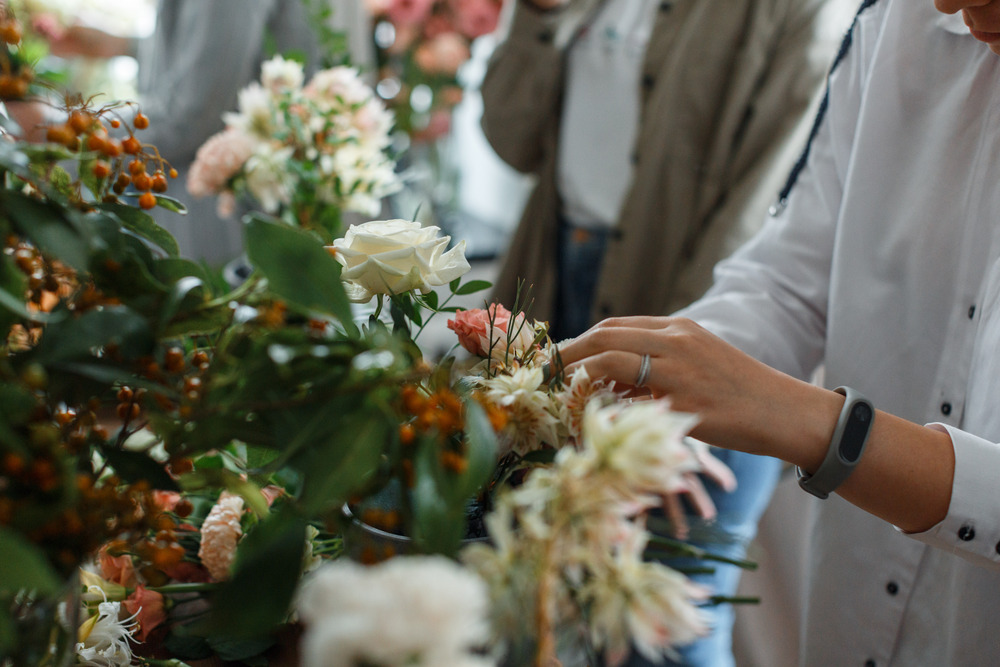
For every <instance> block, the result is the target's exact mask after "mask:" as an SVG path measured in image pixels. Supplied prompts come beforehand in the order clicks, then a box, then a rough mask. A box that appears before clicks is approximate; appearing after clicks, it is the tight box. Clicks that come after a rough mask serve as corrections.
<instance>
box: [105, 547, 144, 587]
mask: <svg viewBox="0 0 1000 667" xmlns="http://www.w3.org/2000/svg"><path fill="white" fill-rule="evenodd" d="M97 563H98V565H100V568H101V577H103V578H104V579H106V580H108V581H110V582H111V583H113V584H121V585H122V586H124V587H126V588H131V587H132V586H135V567H134V566H133V565H132V556H130V555H128V554H122V555H121V556H112V555H111V554H109V553H108V547H106V546H105V547H103V548H102V549H101V551H100V552H99V553H98V554H97Z"/></svg>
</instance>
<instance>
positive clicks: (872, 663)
mask: <svg viewBox="0 0 1000 667" xmlns="http://www.w3.org/2000/svg"><path fill="white" fill-rule="evenodd" d="M865 667H875V661H874V660H865Z"/></svg>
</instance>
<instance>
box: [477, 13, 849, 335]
mask: <svg viewBox="0 0 1000 667" xmlns="http://www.w3.org/2000/svg"><path fill="white" fill-rule="evenodd" d="M509 1H513V0H509ZM845 1H847V0H666V1H665V2H663V3H662V4H661V5H660V8H659V11H658V13H657V19H656V24H655V26H654V30H653V34H652V37H651V38H650V42H649V45H648V47H647V50H646V56H645V61H644V65H643V72H642V95H643V97H642V110H641V117H640V127H639V132H638V139H637V141H636V144H635V146H634V152H633V162H634V164H635V166H636V169H635V177H634V179H633V182H632V185H631V188H630V190H629V193H628V194H627V196H626V198H625V203H624V204H623V207H622V211H621V213H620V216H619V221H618V226H617V231H616V233H615V235H614V236H613V238H612V239H611V240H610V241H609V245H608V248H607V253H606V255H605V259H604V264H603V267H602V269H601V275H600V278H599V281H598V285H597V291H596V294H595V299H594V307H593V311H592V313H591V317H592V319H593V321H597V320H599V319H602V318H604V317H608V316H616V315H639V314H667V313H670V312H673V311H674V310H676V309H678V308H680V307H682V306H684V305H687V304H688V303H689V302H691V301H693V300H694V299H696V298H697V297H699V296H700V295H701V294H702V292H704V291H705V290H706V289H707V288H708V287H709V286H710V284H711V279H712V268H713V267H714V265H715V263H716V262H717V261H718V260H720V259H722V258H724V257H726V256H728V255H729V254H731V253H732V252H733V251H734V250H735V249H736V248H737V247H739V245H741V244H742V243H743V241H745V240H746V239H747V238H748V237H749V236H750V235H752V234H753V232H755V231H756V230H757V229H758V228H759V227H760V225H761V224H762V223H763V221H764V219H765V218H766V216H767V209H768V207H769V206H770V204H772V203H773V202H774V199H775V196H776V194H777V192H778V190H779V189H780V188H781V185H782V184H783V182H784V179H785V177H786V176H787V174H788V172H789V170H790V168H791V165H792V164H793V163H794V161H795V159H796V157H797V156H798V154H799V152H800V150H801V148H802V146H803V145H804V142H805V139H806V136H807V135H808V130H809V127H810V125H811V121H812V115H813V114H812V110H813V109H814V105H815V103H816V102H817V101H818V99H819V93H820V92H821V89H822V85H823V83H824V81H825V75H826V72H827V70H828V68H829V65H830V63H831V62H832V60H833V57H834V54H835V52H836V47H837V44H838V43H839V36H840V30H839V28H838V29H837V30H836V31H831V30H829V29H827V30H824V24H823V20H824V16H825V15H826V14H825V12H824V9H825V8H826V6H827V5H830V4H831V3H838V2H845ZM587 4H588V0H574V3H573V4H571V9H570V10H564V11H562V12H560V11H556V12H545V13H543V12H538V11H537V10H534V9H531V8H529V7H528V5H527V4H526V3H525V2H524V1H523V0H519V1H518V2H517V6H516V7H515V8H514V10H513V17H512V21H511V24H510V27H509V33H508V35H507V38H506V39H505V40H504V41H503V42H502V43H501V44H500V45H499V46H498V47H497V50H496V51H495V53H494V54H493V56H492V59H491V61H490V64H489V69H488V71H487V74H486V77H485V80H484V81H483V85H482V93H483V102H484V113H483V120H482V125H483V130H484V132H485V134H486V137H487V138H488V139H489V141H490V143H491V144H492V145H493V148H494V149H495V150H496V152H497V154H498V155H499V156H500V157H501V158H503V160H505V161H506V162H507V163H508V164H510V165H511V166H512V167H514V168H515V169H517V170H518V171H522V172H527V173H534V174H536V175H537V176H538V178H539V181H538V185H537V186H536V188H535V190H534V192H533V193H532V195H531V197H530V199H529V201H528V203H527V206H526V208H525V211H524V215H523V217H522V219H521V223H520V225H519V227H518V229H517V231H516V233H515V234H514V236H513V239H512V241H511V244H510V247H509V249H508V251H507V254H506V258H505V262H504V266H503V268H502V270H501V273H500V276H499V278H498V280H497V283H496V286H495V293H494V297H495V298H496V299H497V300H499V301H500V302H501V303H504V304H507V305H508V306H509V305H510V304H512V303H514V295H515V292H516V290H517V285H518V282H519V280H523V281H524V283H525V285H526V286H531V297H532V298H533V300H534V304H533V306H532V309H531V313H530V315H531V316H532V317H534V318H537V319H549V318H550V317H551V316H552V313H553V306H554V303H553V302H554V299H555V288H556V264H555V258H556V242H557V238H558V236H557V233H558V223H557V214H558V211H559V207H560V203H559V195H558V193H557V191H556V185H555V161H556V154H557V150H556V140H557V137H558V135H559V131H558V123H559V119H560V102H561V95H560V93H561V90H562V84H563V63H564V57H563V56H564V52H565V44H566V43H569V42H570V41H571V40H572V38H573V35H574V30H575V28H576V25H577V24H578V23H579V20H580V17H581V16H582V15H585V14H586V13H587V12H586V11H583V10H581V7H586V5H587ZM589 4H593V3H592V2H590V3H589ZM570 21H573V22H575V23H573V24H571V25H567V22H570Z"/></svg>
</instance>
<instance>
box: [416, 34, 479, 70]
mask: <svg viewBox="0 0 1000 667" xmlns="http://www.w3.org/2000/svg"><path fill="white" fill-rule="evenodd" d="M468 59H469V45H468V43H467V42H466V40H465V38H464V37H462V36H461V35H459V34H458V33H457V32H445V33H441V34H440V35H438V36H437V37H435V38H434V39H431V40H429V41H426V42H424V43H423V44H421V45H420V46H418V47H417V50H416V51H415V52H414V54H413V60H414V62H416V63H417V67H419V68H420V69H422V70H423V71H425V72H427V73H428V74H447V75H449V76H453V75H454V74H455V73H456V72H458V68H459V67H461V66H462V64H463V63H464V62H465V61H466V60H468Z"/></svg>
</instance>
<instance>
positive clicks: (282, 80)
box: [260, 56, 305, 95]
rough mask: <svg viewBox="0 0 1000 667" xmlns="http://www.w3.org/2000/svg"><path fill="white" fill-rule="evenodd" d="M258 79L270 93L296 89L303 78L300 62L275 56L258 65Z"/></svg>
mask: <svg viewBox="0 0 1000 667" xmlns="http://www.w3.org/2000/svg"><path fill="white" fill-rule="evenodd" d="M260 72H261V73H260V81H261V83H262V84H263V85H264V87H265V88H266V89H268V90H269V91H271V94H272V95H278V94H281V93H284V92H287V91H292V90H297V89H299V88H301V87H302V82H303V80H304V78H305V76H304V74H303V72H302V63H300V62H297V61H295V60H285V59H284V58H282V57H281V56H275V57H274V58H271V59H270V60H268V61H266V62H265V63H263V64H262V65H261V67H260Z"/></svg>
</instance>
